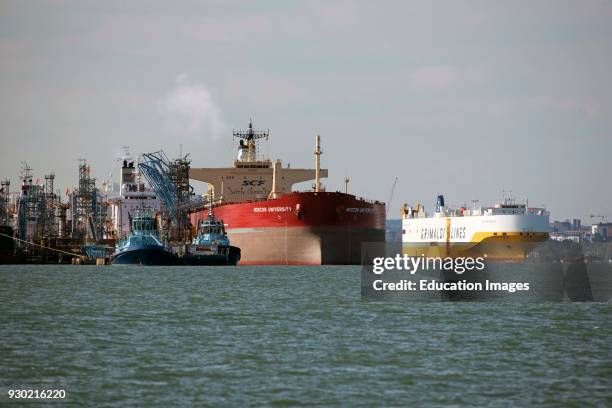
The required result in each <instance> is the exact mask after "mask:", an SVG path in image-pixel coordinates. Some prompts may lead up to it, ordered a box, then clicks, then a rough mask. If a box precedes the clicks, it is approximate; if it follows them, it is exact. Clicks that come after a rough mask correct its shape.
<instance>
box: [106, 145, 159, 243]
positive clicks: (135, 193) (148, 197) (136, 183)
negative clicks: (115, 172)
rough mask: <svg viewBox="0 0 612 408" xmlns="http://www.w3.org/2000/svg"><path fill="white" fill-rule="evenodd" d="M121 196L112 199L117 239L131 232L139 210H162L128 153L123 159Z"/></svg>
mask: <svg viewBox="0 0 612 408" xmlns="http://www.w3.org/2000/svg"><path fill="white" fill-rule="evenodd" d="M119 188H120V192H119V197H116V198H114V199H112V200H111V202H112V210H111V211H112V216H111V218H112V220H113V227H114V230H115V233H116V235H117V239H121V238H123V237H125V236H126V234H127V233H129V232H130V228H131V222H130V221H131V217H132V216H133V214H135V213H136V212H137V211H139V210H144V209H147V210H148V211H152V212H153V213H158V212H159V211H160V207H161V202H160V200H159V198H158V197H157V194H156V193H155V191H153V190H152V189H151V188H149V187H148V186H147V185H146V184H145V183H144V180H143V179H142V177H141V176H140V174H139V173H138V170H137V166H136V165H135V160H134V159H132V158H131V157H130V156H129V155H126V156H125V157H124V158H123V160H122V166H121V179H120V187H119Z"/></svg>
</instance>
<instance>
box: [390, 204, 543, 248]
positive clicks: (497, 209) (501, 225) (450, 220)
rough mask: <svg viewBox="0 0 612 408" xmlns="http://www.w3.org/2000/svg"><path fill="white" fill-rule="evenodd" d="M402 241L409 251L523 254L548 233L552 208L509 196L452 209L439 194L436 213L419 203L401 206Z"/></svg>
mask: <svg viewBox="0 0 612 408" xmlns="http://www.w3.org/2000/svg"><path fill="white" fill-rule="evenodd" d="M401 218H402V242H403V249H404V253H406V254H408V255H415V256H418V255H422V254H425V255H430V256H437V255H453V254H454V255H458V254H463V253H465V251H466V250H479V249H482V250H484V253H487V255H488V256H493V257H499V258H523V257H524V256H525V254H526V252H527V251H528V250H529V249H530V248H532V247H533V246H534V245H535V244H537V243H538V242H541V241H544V240H546V239H547V238H548V236H549V230H550V227H549V212H548V211H547V210H546V209H545V208H536V207H528V206H527V204H521V203H517V202H515V201H514V200H512V199H510V198H506V199H504V201H503V202H501V203H498V204H496V205H494V206H489V207H480V208H476V207H474V208H472V209H468V208H466V207H461V208H459V209H451V208H448V207H446V206H445V203H444V197H443V196H442V195H439V196H438V198H437V202H436V208H435V211H434V213H433V214H428V213H427V212H426V211H425V208H424V207H423V206H422V205H420V204H417V205H416V206H415V207H410V206H408V204H404V206H403V207H402V210H401Z"/></svg>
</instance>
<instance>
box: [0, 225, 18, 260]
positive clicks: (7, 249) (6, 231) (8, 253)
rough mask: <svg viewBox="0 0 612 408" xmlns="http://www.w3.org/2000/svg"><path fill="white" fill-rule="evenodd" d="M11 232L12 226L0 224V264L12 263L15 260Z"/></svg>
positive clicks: (13, 241)
mask: <svg viewBox="0 0 612 408" xmlns="http://www.w3.org/2000/svg"><path fill="white" fill-rule="evenodd" d="M13 233H14V231H13V228H11V227H9V226H8V225H0V234H2V235H0V264H12V263H15V261H16V258H15V240H14V239H13V238H12V237H13Z"/></svg>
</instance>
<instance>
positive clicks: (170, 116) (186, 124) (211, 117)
mask: <svg viewBox="0 0 612 408" xmlns="http://www.w3.org/2000/svg"><path fill="white" fill-rule="evenodd" d="M159 112H160V113H161V115H162V117H163V119H164V122H165V125H166V127H167V129H168V130H169V131H171V132H173V133H177V134H183V135H204V136H210V137H212V138H215V139H216V138H219V137H220V136H221V134H223V132H224V130H225V124H224V121H223V113H222V111H221V108H220V107H219V106H218V105H217V103H216V102H215V101H214V100H213V96H212V94H211V92H210V91H209V89H208V88H207V87H206V86H205V85H203V84H200V83H195V82H191V81H190V80H189V78H188V77H187V75H185V74H181V75H179V76H178V77H177V78H176V82H175V86H174V89H172V90H171V91H170V92H169V93H168V94H167V95H166V96H165V97H164V98H162V99H161V100H160V101H159Z"/></svg>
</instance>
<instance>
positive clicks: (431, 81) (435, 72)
mask: <svg viewBox="0 0 612 408" xmlns="http://www.w3.org/2000/svg"><path fill="white" fill-rule="evenodd" d="M459 79H460V73H459V72H458V71H457V69H456V68H454V67H450V66H431V67H423V68H419V69H417V70H416V71H415V72H414V73H413V74H412V78H411V82H412V85H413V86H414V87H416V88H424V89H443V88H448V87H450V86H453V85H455V84H456V83H457V82H458V81H459Z"/></svg>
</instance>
